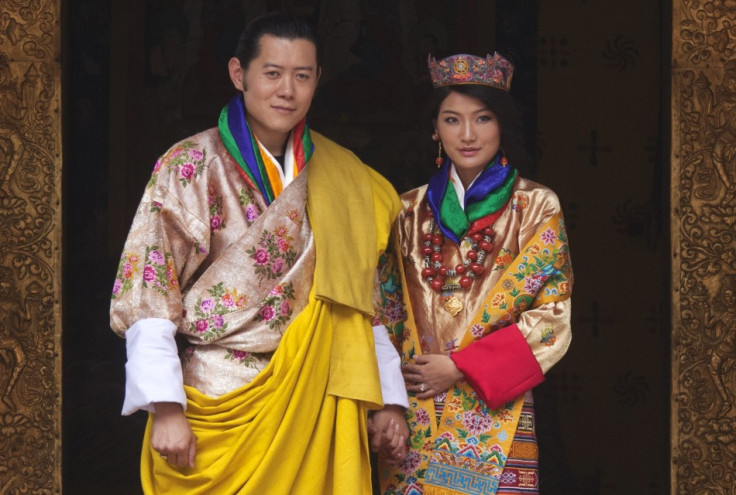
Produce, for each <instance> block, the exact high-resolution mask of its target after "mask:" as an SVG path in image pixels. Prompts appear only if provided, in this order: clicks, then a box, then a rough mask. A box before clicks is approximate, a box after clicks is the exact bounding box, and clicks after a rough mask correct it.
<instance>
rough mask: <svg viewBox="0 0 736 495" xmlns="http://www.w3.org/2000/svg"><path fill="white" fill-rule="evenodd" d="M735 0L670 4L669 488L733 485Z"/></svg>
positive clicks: (685, 490) (726, 489) (717, 489)
mask: <svg viewBox="0 0 736 495" xmlns="http://www.w3.org/2000/svg"><path fill="white" fill-rule="evenodd" d="M735 17H736V6H734V4H733V2H694V1H692V0H675V1H674V2H673V4H672V66H671V76H672V77H671V80H672V87H671V89H672V95H671V101H672V108H671V110H672V114H671V117H672V121H671V122H672V127H671V129H672V137H671V139H672V150H671V151H672V156H671V158H672V164H671V170H672V176H671V232H672V244H671V245H672V394H673V400H672V415H671V422H672V424H671V431H672V457H671V462H672V464H671V465H672V471H671V473H672V493H677V494H691V493H692V494H696V493H697V494H699V493H724V494H725V493H733V487H734V486H736V407H734V404H735V403H736V186H735V182H736V58H735V55H736V32H734V18H735Z"/></svg>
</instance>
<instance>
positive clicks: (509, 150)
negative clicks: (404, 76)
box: [424, 84, 532, 175]
mask: <svg viewBox="0 0 736 495" xmlns="http://www.w3.org/2000/svg"><path fill="white" fill-rule="evenodd" d="M452 92H455V93H460V94H462V95H465V96H469V97H471V98H475V99H477V100H480V101H481V102H482V103H483V105H485V107H486V108H488V109H489V110H490V111H492V112H493V113H494V114H495V115H496V118H498V123H499V125H500V126H501V149H502V150H503V151H504V153H505V154H506V156H507V157H508V159H509V162H510V163H511V164H512V165H514V166H515V167H516V168H517V169H519V172H520V173H521V174H522V175H526V174H528V172H529V171H531V170H532V163H531V156H529V153H527V151H526V148H525V147H524V128H523V125H522V123H521V112H520V111H519V109H518V108H517V106H516V103H514V100H513V99H512V98H511V95H510V94H509V92H508V91H504V90H502V89H497V88H494V87H491V86H485V85H482V84H457V85H454V86H440V87H439V88H435V89H434V91H432V94H431V95H430V96H429V99H428V100H427V105H426V107H425V119H424V120H425V122H427V123H428V124H429V125H430V126H433V125H434V124H433V121H434V120H435V119H437V114H438V113H439V111H440V105H441V104H442V102H443V101H444V100H445V98H447V97H448V96H449V95H450V93H452ZM432 129H433V130H434V127H432ZM433 149H434V152H435V154H436V152H437V151H436V150H437V149H436V146H434V147H433Z"/></svg>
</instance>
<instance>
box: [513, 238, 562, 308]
mask: <svg viewBox="0 0 736 495" xmlns="http://www.w3.org/2000/svg"><path fill="white" fill-rule="evenodd" d="M539 238H540V239H541V242H535V243H532V244H531V245H530V246H529V248H528V249H527V251H526V252H525V253H524V254H523V255H522V263H521V264H519V265H518V270H517V271H516V273H511V274H510V276H511V277H513V278H515V279H516V280H517V281H518V282H522V283H523V286H522V288H521V290H518V289H515V290H512V291H511V296H512V297H515V298H516V299H515V302H514V304H515V305H517V306H519V307H520V308H521V309H522V310H523V309H525V308H526V307H527V306H526V305H527V304H528V303H531V301H532V299H533V297H535V296H536V294H537V293H539V292H540V289H542V287H544V291H545V294H546V295H559V294H565V293H566V291H568V290H569V280H568V279H567V277H566V276H565V275H564V273H565V272H567V271H568V270H569V267H568V266H567V265H568V264H569V259H570V257H569V254H568V246H567V235H566V233H565V230H564V228H562V224H560V228H559V230H557V231H555V230H554V229H552V228H550V227H548V228H546V229H545V230H543V231H542V232H541V233H540V234H539ZM563 290H564V291H565V292H563Z"/></svg>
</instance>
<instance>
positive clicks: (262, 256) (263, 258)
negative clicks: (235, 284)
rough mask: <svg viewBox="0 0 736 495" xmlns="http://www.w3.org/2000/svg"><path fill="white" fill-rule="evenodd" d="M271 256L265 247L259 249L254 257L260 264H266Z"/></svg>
mask: <svg viewBox="0 0 736 495" xmlns="http://www.w3.org/2000/svg"><path fill="white" fill-rule="evenodd" d="M269 258H270V256H269V255H268V251H266V250H265V249H258V250H257V251H256V252H255V255H254V256H253V259H254V260H256V263H258V264H259V265H265V264H266V263H268V260H269Z"/></svg>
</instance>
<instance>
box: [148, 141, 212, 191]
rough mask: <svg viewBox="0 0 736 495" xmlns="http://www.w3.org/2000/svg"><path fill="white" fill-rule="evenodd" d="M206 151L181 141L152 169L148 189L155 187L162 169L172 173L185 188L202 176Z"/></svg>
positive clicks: (190, 142) (188, 142) (191, 143)
mask: <svg viewBox="0 0 736 495" xmlns="http://www.w3.org/2000/svg"><path fill="white" fill-rule="evenodd" d="M205 160H206V151H205V150H204V149H202V150H200V149H199V148H197V143H195V142H194V141H191V140H187V141H183V142H181V143H179V145H178V146H176V147H174V148H172V149H171V150H169V151H168V152H167V153H166V154H165V155H164V156H162V157H161V158H159V160H158V161H157V162H156V164H155V165H154V167H153V174H151V178H150V179H149V181H148V187H152V186H155V185H156V182H157V181H158V176H159V174H160V172H161V170H162V169H165V170H167V171H168V172H169V173H174V174H176V176H177V179H178V180H179V182H181V183H182V185H183V186H185V187H186V186H187V185H189V184H190V183H191V182H192V179H195V178H197V177H199V176H200V175H202V171H203V170H204V167H205Z"/></svg>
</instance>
